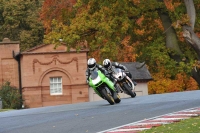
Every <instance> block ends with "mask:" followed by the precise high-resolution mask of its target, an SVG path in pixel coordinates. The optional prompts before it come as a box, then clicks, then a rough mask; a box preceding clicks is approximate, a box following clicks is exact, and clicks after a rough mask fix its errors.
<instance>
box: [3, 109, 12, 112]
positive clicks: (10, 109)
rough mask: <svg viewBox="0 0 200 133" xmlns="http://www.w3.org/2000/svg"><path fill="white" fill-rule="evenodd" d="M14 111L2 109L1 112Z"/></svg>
mask: <svg viewBox="0 0 200 133" xmlns="http://www.w3.org/2000/svg"><path fill="white" fill-rule="evenodd" d="M11 110H13V109H0V112H5V111H11Z"/></svg>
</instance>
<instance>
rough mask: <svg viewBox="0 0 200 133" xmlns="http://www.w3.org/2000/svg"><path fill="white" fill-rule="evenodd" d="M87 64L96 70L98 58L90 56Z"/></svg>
mask: <svg viewBox="0 0 200 133" xmlns="http://www.w3.org/2000/svg"><path fill="white" fill-rule="evenodd" d="M87 64H88V68H89V69H90V70H94V68H95V67H96V60H95V59H94V58H90V59H88V62H87Z"/></svg>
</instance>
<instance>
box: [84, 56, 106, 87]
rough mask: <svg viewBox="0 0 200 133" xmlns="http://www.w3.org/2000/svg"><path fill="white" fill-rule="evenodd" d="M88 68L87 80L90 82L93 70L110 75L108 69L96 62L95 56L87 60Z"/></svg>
mask: <svg viewBox="0 0 200 133" xmlns="http://www.w3.org/2000/svg"><path fill="white" fill-rule="evenodd" d="M87 66H88V68H87V70H86V82H87V83H88V82H89V77H90V74H91V72H92V71H94V70H95V69H96V70H100V71H101V72H102V73H103V74H104V75H106V76H108V72H107V71H106V69H105V68H104V67H103V66H102V65H99V64H97V63H96V60H95V59H94V58H89V59H88V61H87Z"/></svg>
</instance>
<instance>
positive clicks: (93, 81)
mask: <svg viewBox="0 0 200 133" xmlns="http://www.w3.org/2000/svg"><path fill="white" fill-rule="evenodd" d="M100 81H101V78H100V77H99V76H98V77H97V78H95V79H93V80H92V83H93V84H94V85H96V84H98V83H99V82H100Z"/></svg>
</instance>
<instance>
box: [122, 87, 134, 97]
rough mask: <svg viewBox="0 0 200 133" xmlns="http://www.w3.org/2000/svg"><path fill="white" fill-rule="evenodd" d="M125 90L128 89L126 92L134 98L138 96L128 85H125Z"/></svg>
mask: <svg viewBox="0 0 200 133" xmlns="http://www.w3.org/2000/svg"><path fill="white" fill-rule="evenodd" d="M124 88H125V89H126V92H127V93H128V95H130V96H131V97H132V98H134V97H135V96H136V93H135V92H133V91H132V90H131V88H130V86H128V85H127V84H124Z"/></svg>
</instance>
